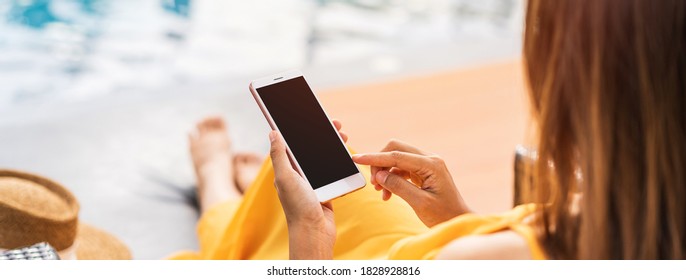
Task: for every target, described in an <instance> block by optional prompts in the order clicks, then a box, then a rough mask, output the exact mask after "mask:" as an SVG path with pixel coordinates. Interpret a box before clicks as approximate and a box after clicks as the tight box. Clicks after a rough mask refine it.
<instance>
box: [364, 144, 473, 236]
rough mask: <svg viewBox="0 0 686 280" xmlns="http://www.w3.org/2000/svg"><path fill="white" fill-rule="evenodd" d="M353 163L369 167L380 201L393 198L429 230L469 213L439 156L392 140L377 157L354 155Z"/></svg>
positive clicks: (374, 154)
mask: <svg viewBox="0 0 686 280" xmlns="http://www.w3.org/2000/svg"><path fill="white" fill-rule="evenodd" d="M353 161H355V162H356V163H358V164H364V165H370V166H371V182H372V184H374V186H375V188H376V190H380V191H383V195H382V197H383V199H384V200H388V199H390V197H391V194H392V193H393V194H396V195H398V196H399V197H400V198H402V199H403V200H405V201H406V202H407V203H408V204H410V206H411V207H412V209H414V211H415V213H416V214H417V216H418V217H419V218H420V219H421V220H422V222H424V224H425V225H426V226H428V227H433V226H434V225H437V224H439V223H442V222H445V221H447V220H450V219H452V218H454V217H457V216H459V215H461V214H464V213H467V212H470V210H469V208H468V207H467V205H466V204H465V202H464V200H463V199H462V196H461V195H460V193H459V191H458V190H457V187H456V186H455V183H454V182H453V178H452V176H451V175H450V172H449V171H448V168H447V166H446V165H445V162H444V161H443V160H442V159H441V158H440V157H438V156H436V155H432V154H427V153H424V152H422V151H420V150H419V149H417V148H415V147H413V146H411V145H409V144H406V143H403V142H401V141H397V140H392V141H390V142H389V143H388V144H387V145H386V147H385V148H384V149H383V150H382V151H381V152H379V153H369V154H357V155H354V156H353Z"/></svg>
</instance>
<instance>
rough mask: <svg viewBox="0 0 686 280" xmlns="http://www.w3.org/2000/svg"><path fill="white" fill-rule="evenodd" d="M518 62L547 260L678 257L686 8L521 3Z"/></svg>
mask: <svg viewBox="0 0 686 280" xmlns="http://www.w3.org/2000/svg"><path fill="white" fill-rule="evenodd" d="M524 57H525V67H526V73H527V76H528V82H529V87H530V97H531V104H532V114H533V119H534V120H535V122H536V124H537V125H536V126H537V128H538V130H537V132H538V133H537V136H536V142H537V143H536V144H537V150H538V160H537V162H536V164H535V166H534V168H533V175H534V176H533V182H532V183H533V186H532V187H533V190H534V191H533V192H532V196H531V197H530V200H531V201H535V202H539V203H541V204H542V205H545V207H543V214H542V215H541V217H542V218H541V219H539V221H540V224H539V226H540V227H539V229H541V232H542V234H541V242H542V244H543V245H544V248H545V249H546V251H547V253H548V255H549V257H551V258H562V259H577V258H578V259H682V258H685V257H686V175H685V174H684V173H685V172H686V1H683V0H660V1H656V0H614V1H613V0H529V4H528V8H527V15H526V29H525V39H524ZM579 194H580V195H579ZM575 197H581V200H580V203H579V205H578V206H579V207H578V211H574V208H575V205H574V204H575V203H574V201H575Z"/></svg>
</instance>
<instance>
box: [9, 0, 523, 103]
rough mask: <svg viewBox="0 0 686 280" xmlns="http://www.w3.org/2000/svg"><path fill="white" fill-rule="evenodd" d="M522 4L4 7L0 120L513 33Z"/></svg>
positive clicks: (136, 2)
mask: <svg viewBox="0 0 686 280" xmlns="http://www.w3.org/2000/svg"><path fill="white" fill-rule="evenodd" d="M522 5H523V4H522V0H487V1H469V0H423V1H420V0H377V1H374V0H356V1H352V0H338V1H334V0H318V1H314V0H311V1H310V0H251V1H228V0H116V1H115V0H111V1H108V0H3V1H0V34H2V35H1V36H0V108H1V107H3V106H11V105H15V104H33V103H40V102H53V101H63V100H80V99H86V98H93V97H96V96H99V95H107V94H117V93H122V92H133V93H135V94H138V93H145V92H152V91H159V90H161V89H163V88H168V87H170V86H171V87H173V86H175V85H195V84H197V85H198V86H202V85H203V84H204V83H208V82H217V81H222V80H225V79H228V78H230V77H236V76H241V77H242V76H250V75H257V74H262V73H268V72H271V71H280V70H283V69H289V68H301V67H304V66H307V65H312V64H329V63H330V64H335V63H336V62H340V61H346V60H350V59H353V58H360V57H365V56H369V55H370V54H378V53H385V52H388V51H390V50H393V49H397V48H403V47H408V46H417V45H432V44H434V45H436V44H444V43H448V42H455V41H461V40H462V41H465V40H488V39H489V38H492V37H498V36H512V34H518V33H520V32H521V27H520V25H521V24H520V22H521V14H522V12H521V10H522V9H521V8H522Z"/></svg>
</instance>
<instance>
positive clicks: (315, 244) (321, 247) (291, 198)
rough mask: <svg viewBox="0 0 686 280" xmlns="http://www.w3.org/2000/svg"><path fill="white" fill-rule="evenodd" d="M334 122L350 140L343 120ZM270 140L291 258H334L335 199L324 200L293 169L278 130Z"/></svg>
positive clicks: (343, 137) (344, 139) (340, 132)
mask: <svg viewBox="0 0 686 280" xmlns="http://www.w3.org/2000/svg"><path fill="white" fill-rule="evenodd" d="M333 124H334V126H335V127H336V130H337V131H338V133H339V134H340V136H341V138H342V139H343V141H344V142H347V141H348V136H347V135H346V134H345V133H344V132H342V131H341V123H340V122H339V121H337V120H334V121H333ZM269 140H270V142H271V149H270V156H271V158H272V165H273V167H274V185H275V186H276V190H277V193H278V195H279V200H280V201H281V206H282V207H283V210H284V213H285V214H286V222H287V224H288V237H289V247H290V248H289V252H290V259H332V258H333V246H334V243H335V242H336V224H335V223H334V218H333V217H334V216H333V207H332V204H331V202H327V203H323V204H322V203H320V202H319V200H318V199H317V196H316V194H315V192H314V190H313V189H312V187H311V186H310V184H309V183H308V182H307V180H305V179H304V178H303V177H302V176H300V174H298V172H296V171H295V170H294V169H293V166H292V165H291V162H290V160H289V158H288V154H287V153H286V142H285V141H284V140H283V137H282V136H281V135H280V134H279V133H278V132H277V131H272V132H271V133H270V134H269Z"/></svg>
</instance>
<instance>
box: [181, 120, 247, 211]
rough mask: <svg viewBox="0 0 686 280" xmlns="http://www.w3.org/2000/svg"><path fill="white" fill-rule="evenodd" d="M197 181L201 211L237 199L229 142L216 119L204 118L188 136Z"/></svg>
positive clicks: (223, 124) (222, 123) (239, 193)
mask: <svg viewBox="0 0 686 280" xmlns="http://www.w3.org/2000/svg"><path fill="white" fill-rule="evenodd" d="M188 138H189V142H190V152H191V157H192V159H193V166H194V167H195V175H196V179H197V182H198V200H199V204H200V208H201V211H203V212H204V211H206V210H207V209H209V208H211V207H212V206H214V205H216V204H218V203H220V202H223V201H226V200H231V199H240V198H241V197H242V194H241V192H240V191H239V190H238V188H237V187H236V183H235V182H236V181H235V179H234V174H235V173H234V172H233V169H234V168H233V159H232V151H231V141H230V140H229V136H228V133H227V130H226V124H225V123H224V121H223V120H222V119H221V118H219V117H209V118H206V119H204V120H202V121H200V122H198V124H197V125H196V131H194V132H191V133H190V135H189V136H188Z"/></svg>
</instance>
